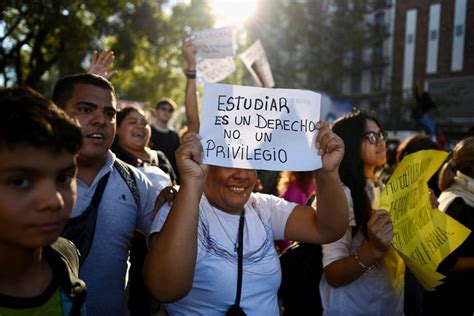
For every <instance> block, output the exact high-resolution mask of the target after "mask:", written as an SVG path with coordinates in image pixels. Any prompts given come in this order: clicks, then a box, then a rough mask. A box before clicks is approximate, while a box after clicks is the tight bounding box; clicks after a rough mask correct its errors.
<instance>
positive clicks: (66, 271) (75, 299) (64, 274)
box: [44, 237, 87, 316]
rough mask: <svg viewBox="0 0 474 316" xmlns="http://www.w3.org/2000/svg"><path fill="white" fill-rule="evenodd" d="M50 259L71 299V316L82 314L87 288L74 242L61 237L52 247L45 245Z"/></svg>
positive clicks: (60, 282) (62, 286)
mask: <svg viewBox="0 0 474 316" xmlns="http://www.w3.org/2000/svg"><path fill="white" fill-rule="evenodd" d="M44 249H45V252H46V255H47V256H48V258H50V260H49V261H48V262H49V263H50V264H51V266H52V268H53V271H54V272H55V274H57V276H58V283H59V286H60V287H61V289H62V290H63V291H64V293H65V294H66V295H67V296H68V297H69V298H70V299H71V301H72V307H71V310H70V314H69V315H70V316H75V315H81V308H82V305H83V303H84V300H85V299H86V294H87V288H86V284H85V283H84V281H82V280H81V279H79V252H78V250H77V248H76V246H74V244H73V243H72V242H71V241H69V240H67V239H65V238H61V237H59V239H58V240H57V241H56V242H55V243H53V244H52V245H51V246H50V247H45V248H44Z"/></svg>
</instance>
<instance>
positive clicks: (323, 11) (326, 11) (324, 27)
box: [249, 0, 371, 96]
mask: <svg viewBox="0 0 474 316" xmlns="http://www.w3.org/2000/svg"><path fill="white" fill-rule="evenodd" d="M369 2H370V1H369V0H332V1H323V0H315V1H288V0H261V1H260V2H259V7H258V12H257V14H256V16H258V18H255V19H254V20H253V21H252V23H251V24H250V26H249V34H250V37H251V38H252V39H253V40H255V39H260V40H261V41H262V44H263V46H264V47H265V50H266V53H267V56H268V59H269V60H270V65H271V68H272V70H273V76H274V79H275V83H276V85H277V86H279V87H287V88H300V89H311V90H317V91H322V92H325V93H327V94H331V95H334V96H340V94H341V85H342V81H343V78H344V76H345V75H346V74H347V72H348V71H352V70H354V69H357V68H358V67H361V61H359V60H357V58H353V62H352V64H351V65H350V68H348V66H347V63H345V60H346V59H347V55H348V53H350V52H353V53H355V54H353V55H357V53H361V52H362V50H363V49H365V48H368V47H370V45H371V42H370V41H368V39H369V38H370V36H371V32H370V29H369V28H368V25H366V23H365V22H364V13H366V8H367V5H368V3H369Z"/></svg>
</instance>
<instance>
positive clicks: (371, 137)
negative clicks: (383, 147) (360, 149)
mask: <svg viewBox="0 0 474 316" xmlns="http://www.w3.org/2000/svg"><path fill="white" fill-rule="evenodd" d="M365 138H367V140H368V141H369V143H371V144H374V145H375V144H377V142H378V141H382V142H383V141H385V140H387V132H385V131H380V132H378V133H377V132H367V133H365Z"/></svg>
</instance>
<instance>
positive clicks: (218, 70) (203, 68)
mask: <svg viewBox="0 0 474 316" xmlns="http://www.w3.org/2000/svg"><path fill="white" fill-rule="evenodd" d="M236 68H237V67H236V66H235V63H234V60H233V59H232V57H227V58H215V59H201V60H198V63H197V66H196V71H197V77H198V80H199V81H200V82H201V83H202V82H219V81H222V80H224V79H225V78H227V77H228V76H229V75H231V74H232V73H233V72H234V71H235V69H236Z"/></svg>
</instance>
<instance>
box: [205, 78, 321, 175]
mask: <svg viewBox="0 0 474 316" xmlns="http://www.w3.org/2000/svg"><path fill="white" fill-rule="evenodd" d="M320 103H321V95H320V94H318V93H315V92H312V91H305V90H290V89H267V88H255V87H245V86H235V85H226V84H215V83H206V84H205V86H204V98H203V110H202V115H201V128H200V131H199V134H200V135H201V137H202V140H201V143H202V146H203V150H204V163H206V164H210V165H217V166H224V167H235V168H245V169H263V170H293V171H308V170H315V169H318V168H320V167H321V157H320V156H318V155H317V151H316V148H315V141H316V132H317V130H316V123H317V122H318V121H319V116H320V111H321V104H320Z"/></svg>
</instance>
